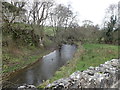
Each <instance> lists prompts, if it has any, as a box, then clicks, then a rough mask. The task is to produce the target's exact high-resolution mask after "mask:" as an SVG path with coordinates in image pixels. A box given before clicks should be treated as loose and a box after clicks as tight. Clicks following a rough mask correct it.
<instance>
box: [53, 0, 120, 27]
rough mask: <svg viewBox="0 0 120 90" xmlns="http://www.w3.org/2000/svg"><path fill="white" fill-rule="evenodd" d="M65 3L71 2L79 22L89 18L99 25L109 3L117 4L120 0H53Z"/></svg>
mask: <svg viewBox="0 0 120 90" xmlns="http://www.w3.org/2000/svg"><path fill="white" fill-rule="evenodd" d="M55 1H56V2H57V3H62V4H65V5H68V4H71V5H72V8H73V10H74V12H78V18H79V20H80V21H79V24H81V23H82V21H83V20H91V21H93V22H94V24H99V25H101V24H102V22H103V19H104V16H105V10H106V8H108V7H109V5H110V4H117V3H118V2H119V1H120V0H55Z"/></svg>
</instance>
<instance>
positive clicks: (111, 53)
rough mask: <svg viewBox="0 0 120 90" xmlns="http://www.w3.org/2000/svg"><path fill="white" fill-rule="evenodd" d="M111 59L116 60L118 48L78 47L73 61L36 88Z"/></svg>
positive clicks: (112, 46)
mask: <svg viewBox="0 0 120 90" xmlns="http://www.w3.org/2000/svg"><path fill="white" fill-rule="evenodd" d="M112 58H118V46H114V45H107V44H84V45H83V47H82V46H79V47H78V50H77V52H76V54H75V57H74V58H73V60H71V61H69V62H68V63H67V64H66V65H65V66H63V67H61V68H60V69H59V71H57V72H56V73H55V74H54V76H53V77H52V78H51V79H49V80H47V81H45V82H44V83H43V84H41V85H40V86H38V87H39V88H43V87H45V86H46V85H47V84H49V83H52V82H53V81H55V80H58V79H60V78H63V77H68V76H69V75H70V74H72V73H73V72H75V71H78V70H80V71H81V70H85V69H87V68H88V67H90V66H94V67H95V66H98V65H99V64H103V63H104V62H105V61H108V60H111V59H112Z"/></svg>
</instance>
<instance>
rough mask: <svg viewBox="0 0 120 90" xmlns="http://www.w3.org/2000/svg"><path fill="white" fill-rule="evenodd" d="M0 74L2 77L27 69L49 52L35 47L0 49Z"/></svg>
mask: <svg viewBox="0 0 120 90" xmlns="http://www.w3.org/2000/svg"><path fill="white" fill-rule="evenodd" d="M2 50H3V51H2V52H3V53H2V60H3V65H2V73H3V77H5V76H6V75H9V73H12V72H14V71H16V70H19V69H22V68H25V67H27V66H28V65H30V64H33V63H34V62H36V61H37V60H39V59H40V58H41V57H42V56H44V55H46V54H47V53H49V52H50V50H46V49H43V48H36V47H32V46H31V47H25V46H22V47H19V48H18V47H16V46H14V48H12V47H3V49H2Z"/></svg>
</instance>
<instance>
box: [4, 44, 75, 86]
mask: <svg viewBox="0 0 120 90" xmlns="http://www.w3.org/2000/svg"><path fill="white" fill-rule="evenodd" d="M76 49H77V48H76V45H67V44H64V45H62V47H61V49H60V50H55V51H53V52H51V53H49V54H48V55H46V56H43V58H42V60H39V61H38V62H37V63H36V64H34V65H33V66H31V67H29V68H27V69H25V70H23V71H21V72H18V73H17V74H15V75H12V76H11V77H10V79H9V80H8V82H9V83H6V84H5V85H6V86H7V87H8V86H9V87H12V88H14V87H18V86H21V85H24V84H33V85H35V86H37V85H39V84H41V83H42V82H43V81H44V80H47V79H49V78H51V77H52V76H53V75H54V73H55V72H56V71H57V70H58V69H59V68H60V67H61V66H63V65H64V64H65V63H66V62H67V61H68V60H70V59H72V57H73V56H74V53H75V51H76Z"/></svg>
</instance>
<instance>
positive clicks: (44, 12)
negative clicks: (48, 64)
mask: <svg viewBox="0 0 120 90" xmlns="http://www.w3.org/2000/svg"><path fill="white" fill-rule="evenodd" d="M52 6H53V1H52V0H51V1H49V0H46V1H45V0H42V1H34V2H33V5H32V9H31V10H30V11H29V16H30V17H31V18H32V20H31V21H32V22H33V24H34V25H33V28H34V30H35V32H36V34H38V35H39V37H40V39H39V41H40V45H41V46H43V42H44V23H45V21H46V19H47V18H48V14H49V11H50V8H51V7H52Z"/></svg>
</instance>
